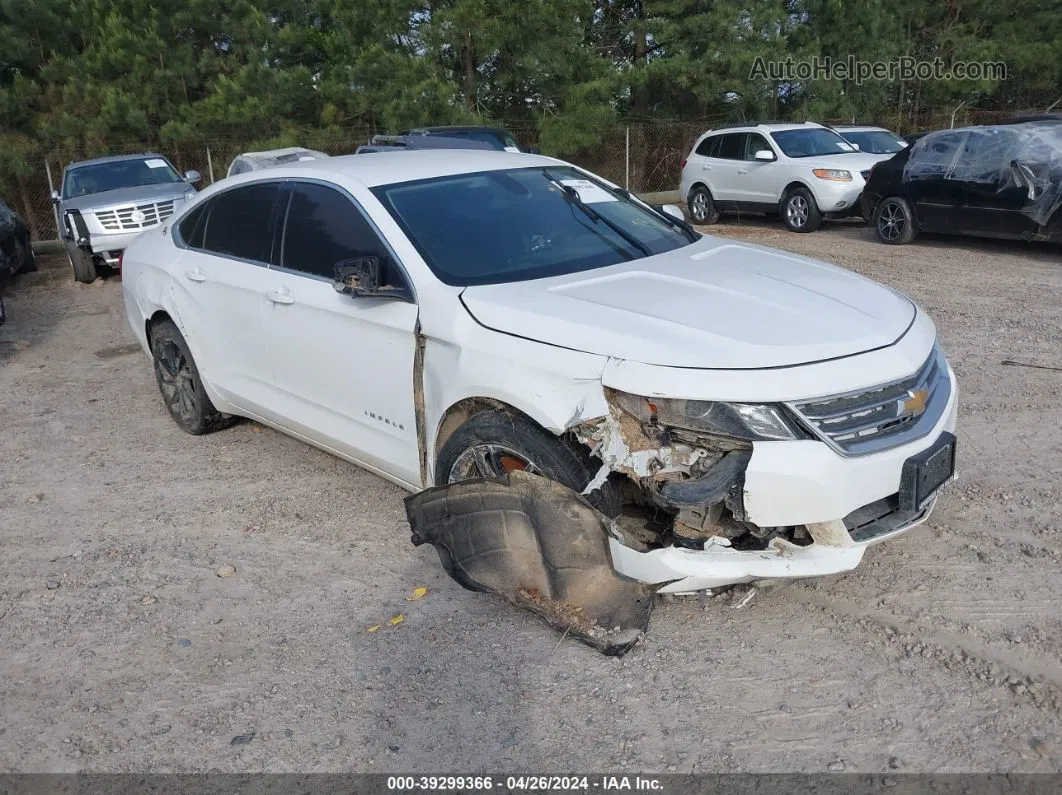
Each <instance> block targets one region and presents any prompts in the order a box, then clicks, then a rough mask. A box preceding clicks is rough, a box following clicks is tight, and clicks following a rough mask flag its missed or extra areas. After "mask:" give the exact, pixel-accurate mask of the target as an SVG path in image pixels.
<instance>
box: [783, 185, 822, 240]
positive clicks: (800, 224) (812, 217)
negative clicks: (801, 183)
mask: <svg viewBox="0 0 1062 795" xmlns="http://www.w3.org/2000/svg"><path fill="white" fill-rule="evenodd" d="M782 220H783V221H784V222H785V225H786V227H787V228H788V229H789V231H790V232H814V231H815V230H816V229H818V228H819V227H820V226H822V213H821V212H819V206H818V204H816V203H815V197H814V196H812V195H811V191H809V190H808V189H807V188H793V190H791V191H789V193H787V194H786V195H785V198H784V199H782Z"/></svg>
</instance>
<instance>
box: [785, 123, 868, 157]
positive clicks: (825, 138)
mask: <svg viewBox="0 0 1062 795" xmlns="http://www.w3.org/2000/svg"><path fill="white" fill-rule="evenodd" d="M771 137H772V138H773V139H774V141H775V143H777V144H778V147H779V148H780V149H781V150H782V151H783V152H785V154H786V156H787V157H821V156H822V155H843V154H847V153H849V152H854V151H855V149H854V148H853V147H852V145H851V144H850V143H848V141H846V140H845V139H844V138H842V137H841V136H839V135H838V134H837V133H835V132H834V131H833V130H825V129H823V128H822V127H811V128H809V129H806V130H783V131H781V132H772V133H771Z"/></svg>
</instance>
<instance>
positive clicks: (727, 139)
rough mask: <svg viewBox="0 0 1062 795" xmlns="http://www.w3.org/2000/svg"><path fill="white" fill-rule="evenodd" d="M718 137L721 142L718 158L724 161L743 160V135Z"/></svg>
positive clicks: (730, 134) (732, 134) (728, 134)
mask: <svg viewBox="0 0 1062 795" xmlns="http://www.w3.org/2000/svg"><path fill="white" fill-rule="evenodd" d="M720 137H721V138H722V139H723V142H722V143H721V144H720V145H719V157H721V158H723V159H725V160H744V159H745V133H727V134H726V135H723V136H720Z"/></svg>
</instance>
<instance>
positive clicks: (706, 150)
mask: <svg viewBox="0 0 1062 795" xmlns="http://www.w3.org/2000/svg"><path fill="white" fill-rule="evenodd" d="M722 137H723V136H721V135H713V136H711V137H710V138H705V139H704V140H703V141H701V143H700V145H699V146H698V147H697V154H699V155H700V156H701V157H719V141H720V139H721V138H722Z"/></svg>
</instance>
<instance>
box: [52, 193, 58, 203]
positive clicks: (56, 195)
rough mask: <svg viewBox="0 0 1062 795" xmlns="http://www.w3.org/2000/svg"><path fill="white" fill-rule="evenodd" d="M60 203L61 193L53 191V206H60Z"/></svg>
mask: <svg viewBox="0 0 1062 795" xmlns="http://www.w3.org/2000/svg"><path fill="white" fill-rule="evenodd" d="M58 203H59V191H57V190H53V191H52V204H58Z"/></svg>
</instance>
